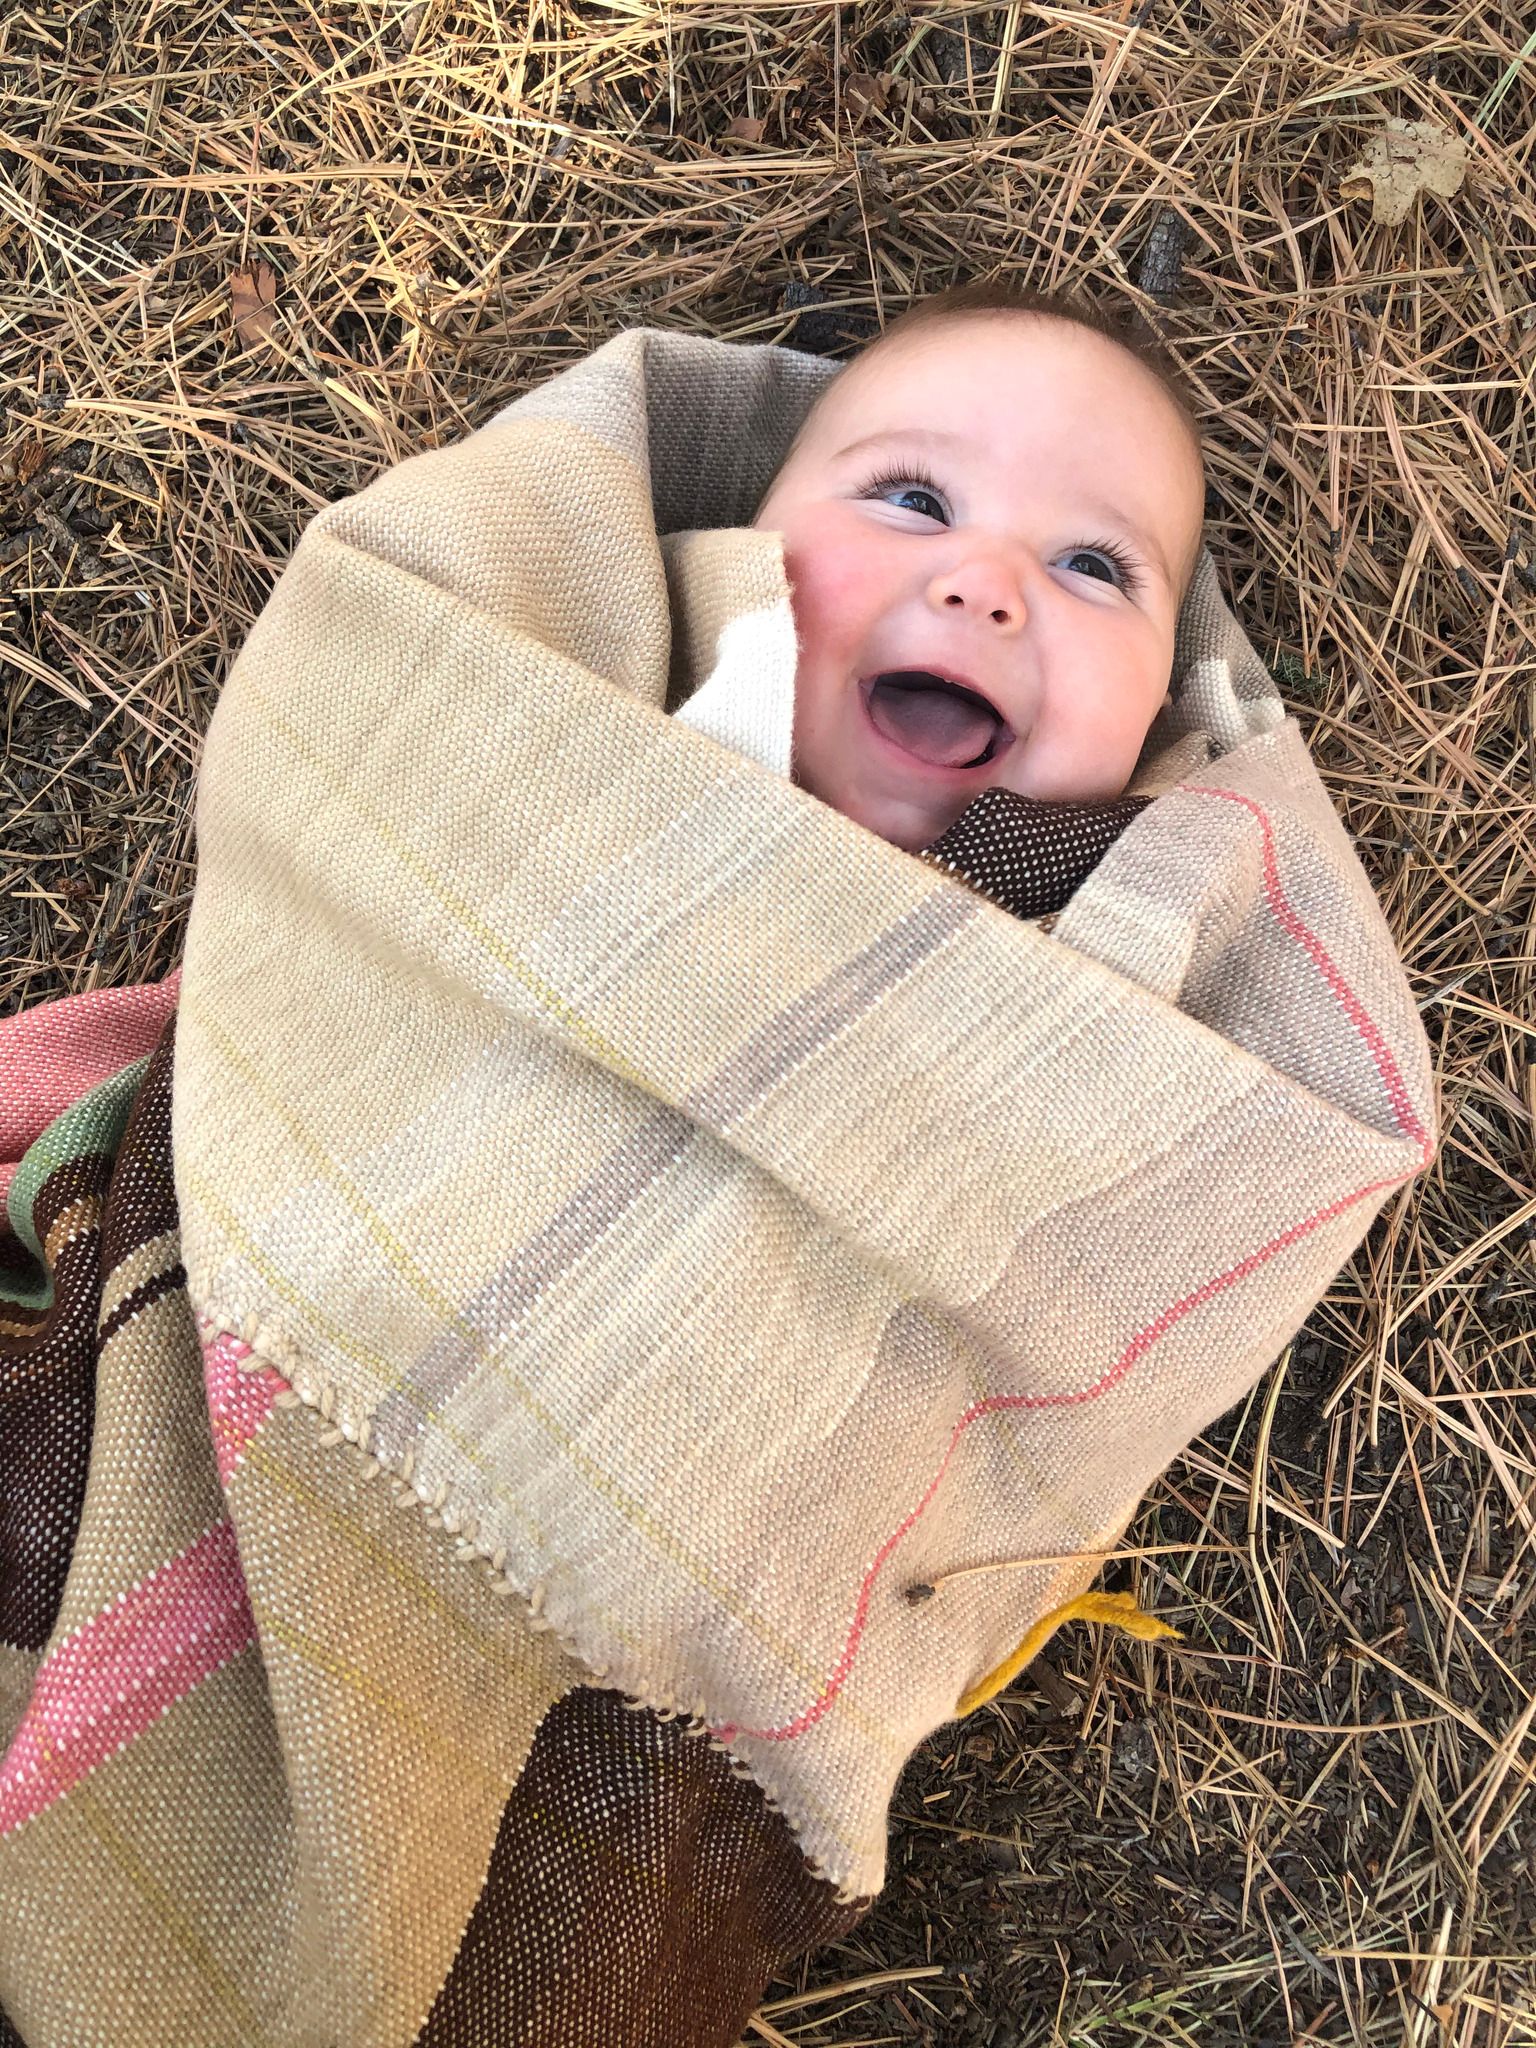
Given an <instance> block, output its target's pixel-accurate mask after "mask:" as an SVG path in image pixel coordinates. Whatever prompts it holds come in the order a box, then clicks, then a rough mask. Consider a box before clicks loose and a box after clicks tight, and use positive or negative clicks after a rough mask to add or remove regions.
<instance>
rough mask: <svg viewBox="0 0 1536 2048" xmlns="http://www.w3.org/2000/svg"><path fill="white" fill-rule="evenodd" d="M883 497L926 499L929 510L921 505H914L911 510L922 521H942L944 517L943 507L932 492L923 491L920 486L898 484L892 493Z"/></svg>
mask: <svg viewBox="0 0 1536 2048" xmlns="http://www.w3.org/2000/svg"><path fill="white" fill-rule="evenodd" d="M885 495H886V496H887V497H900V498H926V499H927V500H928V504H929V507H931V509H930V510H924V508H923V507H922V506H921V505H914V506H913V507H912V510H913V511H915V512H917V513H919V514H920V515H921V517H922V518H924V519H942V518H943V517H944V507H943V506H942V505H941V504H940V503H939V501H938V499H937V498H936V497H935V496H934V495H933V493H932V491H925V490H924V489H923V487H922V485H921V484H899V485H898V486H897V487H896V489H895V490H894V491H888V492H886V494H885Z"/></svg>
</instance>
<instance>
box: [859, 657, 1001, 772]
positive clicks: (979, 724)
mask: <svg viewBox="0 0 1536 2048" xmlns="http://www.w3.org/2000/svg"><path fill="white" fill-rule="evenodd" d="M869 715H870V717H871V719H872V720H873V721H874V723H875V725H876V727H877V728H878V729H879V731H881V732H883V733H884V734H885V737H886V738H887V739H888V740H894V741H895V743H896V745H897V746H898V747H902V748H904V749H905V750H906V752H907V753H909V754H915V755H916V756H917V758H918V759H919V760H920V761H930V762H932V763H933V765H934V766H935V767H937V768H968V767H970V766H971V764H972V763H973V762H974V761H975V760H976V758H977V756H978V755H980V754H984V753H985V752H986V750H987V747H988V745H989V744H990V742H991V739H992V735H993V734H994V733H995V732H996V731H997V723H998V722H997V718H996V716H995V715H994V714H993V713H992V712H991V711H989V710H987V708H986V706H985V705H982V704H978V703H976V702H975V701H974V700H973V699H972V698H969V697H962V696H960V695H958V694H957V693H956V691H955V690H953V689H952V688H951V687H950V686H949V684H947V683H941V682H940V681H939V680H938V678H937V677H936V676H930V675H925V674H924V673H923V671H922V670H920V669H897V670H894V671H893V672H892V673H891V674H889V675H883V676H877V677H876V679H875V682H874V686H873V688H872V689H871V690H870V693H869Z"/></svg>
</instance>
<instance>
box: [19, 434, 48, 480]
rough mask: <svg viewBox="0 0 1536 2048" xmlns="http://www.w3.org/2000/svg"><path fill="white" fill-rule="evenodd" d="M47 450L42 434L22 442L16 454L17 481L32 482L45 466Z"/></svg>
mask: <svg viewBox="0 0 1536 2048" xmlns="http://www.w3.org/2000/svg"><path fill="white" fill-rule="evenodd" d="M46 452H47V451H46V449H45V448H44V445H43V439H42V436H41V435H40V434H39V435H35V436H34V437H33V438H32V440H30V441H23V442H22V444H21V447H20V449H19V450H18V451H17V454H16V481H17V483H19V484H29V483H31V481H32V479H33V477H35V476H36V475H37V472H38V471H39V470H40V469H41V468H42V466H43V456H44V454H45V453H46Z"/></svg>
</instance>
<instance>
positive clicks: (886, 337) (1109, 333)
mask: <svg viewBox="0 0 1536 2048" xmlns="http://www.w3.org/2000/svg"><path fill="white" fill-rule="evenodd" d="M964 313H1033V314H1035V315H1037V316H1039V317H1041V318H1045V319H1051V320H1065V321H1067V322H1068V323H1069V324H1070V325H1071V326H1074V327H1086V328H1087V329H1088V330H1089V332H1090V333H1092V334H1101V335H1102V336H1103V337H1104V339H1105V340H1106V341H1112V342H1113V343H1114V344H1115V346H1116V347H1117V348H1123V349H1124V350H1125V352H1126V354H1127V355H1132V356H1134V357H1135V358H1136V360H1137V361H1138V362H1139V363H1143V364H1145V366H1146V367H1147V369H1148V370H1150V371H1151V373H1152V375H1153V376H1154V377H1155V378H1156V379H1157V381H1158V383H1159V384H1161V385H1162V387H1163V389H1164V390H1165V391H1166V392H1167V393H1168V396H1169V397H1170V398H1171V399H1172V400H1173V402H1174V404H1175V405H1176V406H1177V407H1178V409H1179V411H1180V412H1181V413H1182V414H1183V415H1184V418H1185V420H1186V421H1187V422H1188V424H1189V429H1190V432H1191V434H1192V435H1193V436H1194V438H1195V440H1196V442H1198V441H1199V438H1200V422H1199V418H1198V416H1197V415H1196V412H1195V406H1194V400H1193V399H1192V397H1191V396H1190V391H1189V386H1188V384H1187V383H1186V381H1185V378H1184V373H1183V371H1182V370H1181V369H1180V368H1179V366H1178V364H1177V362H1176V361H1175V360H1174V358H1173V356H1172V355H1171V354H1170V353H1169V351H1168V349H1167V348H1166V347H1165V346H1164V344H1163V341H1162V339H1161V337H1160V336H1159V335H1158V333H1157V330H1156V329H1155V328H1154V327H1152V326H1151V325H1150V324H1149V323H1148V322H1147V321H1146V320H1144V319H1143V318H1142V317H1141V315H1140V314H1139V313H1136V312H1134V311H1131V312H1124V313H1105V312H1101V311H1100V310H1099V308H1098V307H1097V306H1095V305H1092V304H1091V303H1090V302H1089V301H1088V300H1087V299H1083V298H1079V297H1078V296H1077V295H1076V293H1074V292H1039V291H1031V290H1029V289H1027V288H1026V287H1024V286H1022V285H1015V284H1009V283H1008V282H1007V281H1006V279H1003V278H982V279H978V280H977V281H976V282H974V283H972V284H957V285H950V286H949V287H948V288H947V289H946V290H944V291H941V292H933V293H930V295H929V296H928V297H927V298H925V299H919V300H918V302H917V304H916V305H914V306H909V307H908V308H907V310H906V311H905V312H904V313H898V314H897V315H896V318H895V319H894V320H892V321H891V322H890V323H889V324H888V325H887V327H886V329H885V331H884V333H882V334H879V335H877V336H876V337H875V338H874V339H873V340H871V341H870V342H868V343H867V344H866V345H865V347H864V348H863V349H862V350H861V351H860V356H861V357H864V356H869V355H872V354H873V353H874V352H875V351H876V350H878V349H879V348H881V347H883V346H884V344H885V343H887V342H889V341H893V340H894V339H895V338H896V337H897V336H898V335H901V334H910V333H912V332H913V331H914V330H915V329H916V328H919V327H926V326H929V325H930V324H931V323H932V322H934V321H935V320H949V319H955V318H957V317H958V316H959V315H961V314H964Z"/></svg>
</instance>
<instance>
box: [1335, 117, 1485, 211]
mask: <svg viewBox="0 0 1536 2048" xmlns="http://www.w3.org/2000/svg"><path fill="white" fill-rule="evenodd" d="M1466 175H1467V146H1466V144H1465V143H1464V142H1463V141H1462V140H1461V138H1460V137H1459V136H1457V135H1452V134H1451V132H1450V130H1449V129H1447V128H1442V127H1441V126H1440V125H1439V123H1438V122H1436V121H1399V120H1398V119H1397V118H1396V117H1395V116H1394V117H1393V119H1391V120H1389V121H1388V123H1387V125H1386V127H1385V128H1384V129H1383V130H1382V131H1381V133H1380V134H1379V135H1377V136H1376V137H1375V138H1374V139H1373V140H1372V143H1371V146H1370V149H1369V151H1368V152H1367V154H1366V155H1365V157H1364V158H1363V160H1362V161H1361V162H1360V163H1357V164H1355V165H1353V166H1352V167H1351V168H1350V169H1349V170H1348V171H1346V172H1345V174H1344V176H1343V178H1342V179H1341V180H1340V183H1339V191H1340V193H1341V195H1342V196H1343V197H1344V198H1345V199H1364V198H1365V197H1366V196H1367V194H1369V195H1370V199H1371V218H1372V219H1373V220H1378V221H1380V222H1382V223H1383V225H1384V226H1387V227H1396V226H1397V224H1398V222H1399V221H1404V220H1406V219H1407V218H1408V211H1409V208H1410V207H1411V206H1412V205H1413V202H1414V199H1415V197H1416V195H1417V194H1418V193H1420V192H1438V193H1439V195H1440V197H1441V198H1442V199H1449V198H1450V197H1451V195H1452V193H1454V192H1459V191H1460V190H1461V181H1462V179H1463V178H1465V176H1466Z"/></svg>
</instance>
